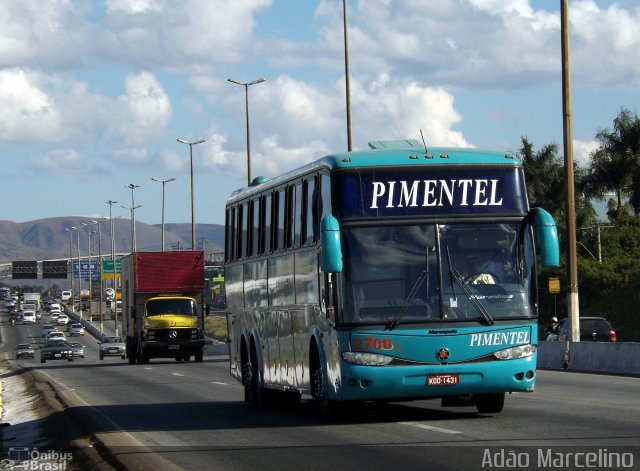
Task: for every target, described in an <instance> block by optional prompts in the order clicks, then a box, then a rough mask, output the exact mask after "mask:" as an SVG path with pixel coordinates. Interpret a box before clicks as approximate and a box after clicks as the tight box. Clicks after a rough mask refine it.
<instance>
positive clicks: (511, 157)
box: [504, 154, 513, 159]
mask: <svg viewBox="0 0 640 471" xmlns="http://www.w3.org/2000/svg"><path fill="white" fill-rule="evenodd" d="M504 158H505V159H513V154H504Z"/></svg>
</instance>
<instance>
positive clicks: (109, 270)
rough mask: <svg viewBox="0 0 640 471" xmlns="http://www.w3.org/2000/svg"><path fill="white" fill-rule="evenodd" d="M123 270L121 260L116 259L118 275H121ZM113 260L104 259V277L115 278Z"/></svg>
mask: <svg viewBox="0 0 640 471" xmlns="http://www.w3.org/2000/svg"><path fill="white" fill-rule="evenodd" d="M121 272H122V268H121V267H120V260H116V275H117V276H120V273H121ZM113 275H114V273H113V261H112V260H107V259H102V277H103V278H113Z"/></svg>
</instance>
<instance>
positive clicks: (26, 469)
mask: <svg viewBox="0 0 640 471" xmlns="http://www.w3.org/2000/svg"><path fill="white" fill-rule="evenodd" d="M72 458H73V456H72V453H69V452H60V451H55V450H47V451H40V450H38V449H37V448H28V447H12V448H9V453H8V458H6V459H4V460H2V462H1V463H0V467H1V468H2V469H15V470H21V471H63V470H66V469H67V466H68V465H69V463H71V460H72Z"/></svg>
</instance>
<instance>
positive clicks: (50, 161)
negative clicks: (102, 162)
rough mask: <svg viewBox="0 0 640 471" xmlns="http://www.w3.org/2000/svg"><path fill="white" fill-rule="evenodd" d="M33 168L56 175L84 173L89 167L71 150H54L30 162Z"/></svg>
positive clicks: (85, 161) (84, 160)
mask: <svg viewBox="0 0 640 471" xmlns="http://www.w3.org/2000/svg"><path fill="white" fill-rule="evenodd" d="M31 165H32V166H33V167H34V168H37V169H39V170H44V171H55V172H57V173H84V172H86V171H87V170H88V168H89V165H88V162H87V160H86V159H84V158H83V157H82V156H81V155H80V154H79V153H78V152H76V151H75V150H73V149H56V150H52V151H51V152H49V153H47V154H44V155H41V156H39V157H35V158H33V159H32V160H31Z"/></svg>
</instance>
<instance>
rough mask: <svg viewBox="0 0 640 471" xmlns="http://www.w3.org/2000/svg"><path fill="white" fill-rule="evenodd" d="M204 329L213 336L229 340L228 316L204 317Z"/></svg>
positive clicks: (224, 340) (222, 340) (221, 339)
mask: <svg viewBox="0 0 640 471" xmlns="http://www.w3.org/2000/svg"><path fill="white" fill-rule="evenodd" d="M204 331H205V333H206V334H207V335H208V336H209V337H213V338H214V339H216V340H220V341H221V342H225V343H226V341H227V318H226V317H224V316H223V317H219V316H209V317H205V319H204Z"/></svg>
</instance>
